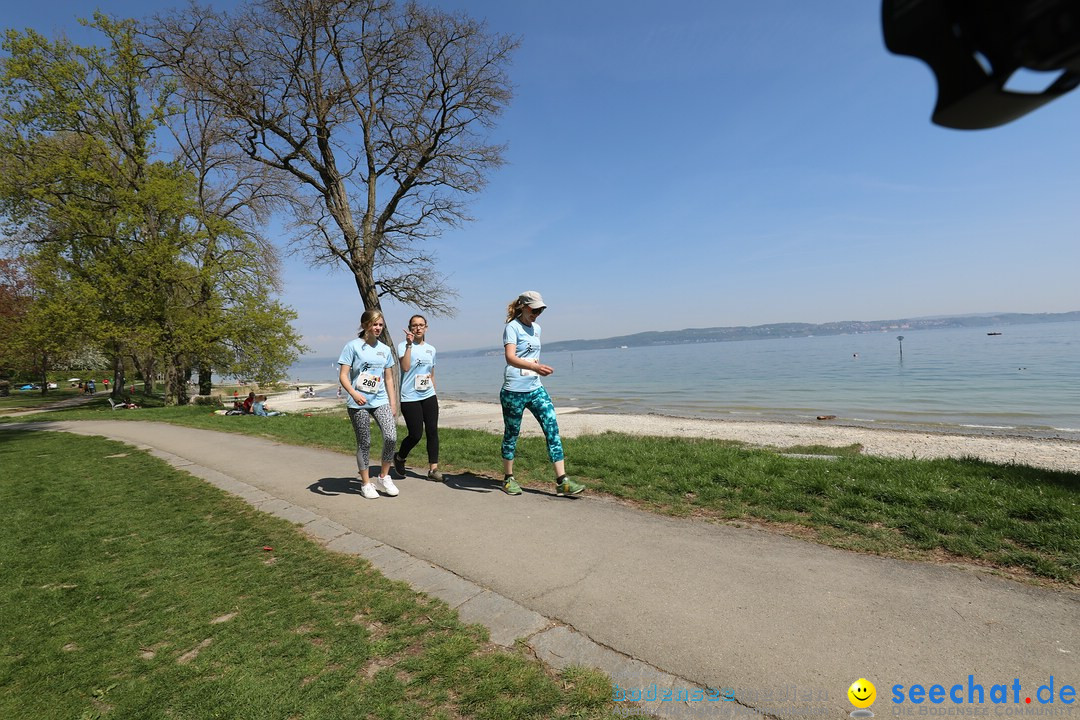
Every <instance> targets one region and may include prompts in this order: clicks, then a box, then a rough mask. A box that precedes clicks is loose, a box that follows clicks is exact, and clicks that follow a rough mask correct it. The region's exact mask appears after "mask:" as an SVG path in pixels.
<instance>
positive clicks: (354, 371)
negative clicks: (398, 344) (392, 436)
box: [338, 338, 394, 410]
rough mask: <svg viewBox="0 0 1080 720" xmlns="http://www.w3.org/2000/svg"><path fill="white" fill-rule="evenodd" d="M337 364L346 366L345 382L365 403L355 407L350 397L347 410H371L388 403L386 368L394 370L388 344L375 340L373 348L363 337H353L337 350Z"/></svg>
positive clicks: (392, 357)
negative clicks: (338, 353) (347, 370)
mask: <svg viewBox="0 0 1080 720" xmlns="http://www.w3.org/2000/svg"><path fill="white" fill-rule="evenodd" d="M338 365H348V366H349V382H350V383H351V384H352V386H353V389H355V390H359V391H360V394H361V395H363V396H364V400H366V401H367V404H366V405H357V404H356V401H355V400H353V398H352V395H350V396H349V402H348V406H349V407H351V408H358V407H365V408H368V409H370V410H374V409H375V408H377V407H382V406H383V405H386V404H387V403H388V402H390V399H389V398H388V397H387V395H386V379H385V373H386V369H387V368H392V367H394V354H393V353H392V352H390V347H389V346H388V345H385V344H383V343H381V342H377V341H376V343H375V345H374V347H373V346H371V345H368V344H367V343H366V342H364V340H363V338H356V339H355V340H352V341H350V342H349V343H348V344H347V345H346V346H345V347H343V348H342V349H341V357H339V358H338Z"/></svg>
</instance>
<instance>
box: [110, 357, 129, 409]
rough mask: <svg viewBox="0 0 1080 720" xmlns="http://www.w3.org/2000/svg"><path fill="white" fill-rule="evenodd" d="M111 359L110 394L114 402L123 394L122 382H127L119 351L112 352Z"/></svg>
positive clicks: (122, 359)
mask: <svg viewBox="0 0 1080 720" xmlns="http://www.w3.org/2000/svg"><path fill="white" fill-rule="evenodd" d="M112 358H113V360H112V365H113V370H112V375H113V379H112V393H110V394H111V395H112V398H113V399H114V400H119V399H120V396H121V395H122V394H123V392H124V382H125V381H126V380H127V377H126V376H125V374H124V358H123V357H121V355H120V351H119V349H117V350H114V351H113V354H112Z"/></svg>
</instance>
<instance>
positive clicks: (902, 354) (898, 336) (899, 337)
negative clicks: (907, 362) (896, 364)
mask: <svg viewBox="0 0 1080 720" xmlns="http://www.w3.org/2000/svg"><path fill="white" fill-rule="evenodd" d="M896 339H897V340H899V341H900V359H901V360H903V359H904V336H903V335H897V336H896Z"/></svg>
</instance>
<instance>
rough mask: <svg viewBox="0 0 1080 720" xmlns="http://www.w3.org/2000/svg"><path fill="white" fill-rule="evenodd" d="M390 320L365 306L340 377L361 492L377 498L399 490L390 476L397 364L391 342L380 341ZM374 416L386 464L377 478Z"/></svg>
mask: <svg viewBox="0 0 1080 720" xmlns="http://www.w3.org/2000/svg"><path fill="white" fill-rule="evenodd" d="M385 327H386V320H385V319H383V314H382V313H381V312H380V311H378V310H365V311H364V314H363V315H361V316H360V333H359V336H358V337H357V338H356V339H355V340H352V341H350V342H349V343H348V344H347V345H346V346H345V347H344V348H342V350H341V357H339V358H338V365H340V366H341V370H340V372H339V373H338V380H339V381H340V382H341V387H342V388H344V389H345V392H346V393H347V394H348V396H349V401H348V403H347V408H348V412H349V420H350V421H352V426H353V431H354V432H355V433H356V467H357V468H358V469H359V471H360V482H361V483H363V485H362V487H361V488H360V492H361V493H362V494H363V496H364V497H366V498H369V499H372V500H374V499H375V498H377V497H379V492H380V491H381V492H383V493H386V494H387V495H389V496H390V497H394V496H395V495H397V494H398V489H397V487H396V486H395V485H394V481H393V480H392V479H391V478H390V461H391V460H392V459H393V457H394V446H395V445H396V444H397V425H396V424H395V422H394V418H395V417H396V416H397V405H396V398H397V393H396V392H395V391H394V375H393V373H392V372H386V371H387V370H388V369H390V368H393V367H394V355H393V353H392V352H391V351H390V348H389V346H387V345H385V344H384V343H381V342H379V336H380V335H382V331H383V328H385ZM371 418H375V422H377V423H379V430H381V431H382V436H383V446H382V468H381V471H380V473H379V477H377V478H376V479H375V481H374V482H372V481H371V479H370V478H369V477H368V461H369V459H370V453H371Z"/></svg>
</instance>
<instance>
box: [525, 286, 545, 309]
mask: <svg viewBox="0 0 1080 720" xmlns="http://www.w3.org/2000/svg"><path fill="white" fill-rule="evenodd" d="M518 302H519V303H524V304H525V305H528V306H529V307H531V308H532V309H533V310H539V309H540V308H546V307H547V304H545V303H544V298H542V297H540V293H538V292H536V291H535V290H526V291H525V292H523V293H521V294H520V295H518Z"/></svg>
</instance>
